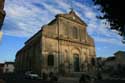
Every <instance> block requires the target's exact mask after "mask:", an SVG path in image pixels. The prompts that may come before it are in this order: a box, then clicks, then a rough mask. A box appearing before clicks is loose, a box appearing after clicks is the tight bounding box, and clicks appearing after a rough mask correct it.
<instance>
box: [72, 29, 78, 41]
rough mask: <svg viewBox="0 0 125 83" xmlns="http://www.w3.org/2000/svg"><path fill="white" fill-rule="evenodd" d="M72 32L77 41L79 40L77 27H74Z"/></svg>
mask: <svg viewBox="0 0 125 83" xmlns="http://www.w3.org/2000/svg"><path fill="white" fill-rule="evenodd" d="M72 32H73V34H72V35H73V38H75V39H77V38H78V30H77V28H76V27H73V28H72Z"/></svg>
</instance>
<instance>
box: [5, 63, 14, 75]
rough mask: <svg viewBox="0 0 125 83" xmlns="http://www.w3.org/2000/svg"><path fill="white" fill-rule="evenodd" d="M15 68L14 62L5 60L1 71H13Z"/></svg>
mask: <svg viewBox="0 0 125 83" xmlns="http://www.w3.org/2000/svg"><path fill="white" fill-rule="evenodd" d="M14 69H15V66H14V62H5V63H4V68H3V73H13V72H14Z"/></svg>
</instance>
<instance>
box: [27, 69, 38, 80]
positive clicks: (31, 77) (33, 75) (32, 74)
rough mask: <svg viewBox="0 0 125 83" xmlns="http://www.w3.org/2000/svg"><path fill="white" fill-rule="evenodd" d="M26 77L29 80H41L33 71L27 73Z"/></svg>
mask: <svg viewBox="0 0 125 83" xmlns="http://www.w3.org/2000/svg"><path fill="white" fill-rule="evenodd" d="M25 75H26V78H27V79H39V75H38V74H36V73H34V72H32V71H28V72H26V73H25Z"/></svg>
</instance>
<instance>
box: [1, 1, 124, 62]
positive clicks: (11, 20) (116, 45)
mask: <svg viewBox="0 0 125 83" xmlns="http://www.w3.org/2000/svg"><path fill="white" fill-rule="evenodd" d="M71 6H72V7H73V9H74V11H75V12H76V14H77V15H78V16H79V17H80V18H81V19H82V20H84V21H85V22H86V23H87V24H88V27H87V31H88V33H89V34H90V35H91V36H92V37H93V38H94V40H95V46H96V55H97V56H102V57H108V56H113V53H115V52H116V51H118V50H123V51H125V45H124V44H122V43H121V37H120V36H119V35H118V32H117V31H114V30H109V27H110V26H109V24H108V23H107V24H106V25H105V24H104V22H105V20H99V19H97V18H96V15H102V14H101V13H100V12H99V11H97V10H96V8H97V7H95V6H94V5H93V3H92V1H91V0H6V2H5V10H6V14H7V15H6V18H5V21H4V25H3V30H2V31H3V37H2V41H1V43H0V62H5V61H14V59H15V54H16V52H17V51H18V50H19V49H21V48H22V47H23V46H24V42H25V41H26V40H27V39H28V38H30V37H31V36H32V35H33V34H35V33H36V32H37V31H38V30H40V28H41V26H43V25H44V24H47V23H48V22H50V21H51V20H52V19H53V18H54V16H55V15H56V14H58V13H68V12H69V11H70V8H71Z"/></svg>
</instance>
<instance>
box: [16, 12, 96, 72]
mask: <svg viewBox="0 0 125 83" xmlns="http://www.w3.org/2000/svg"><path fill="white" fill-rule="evenodd" d="M95 58H96V53H95V46H94V40H93V38H92V37H90V35H88V33H87V24H86V23H85V22H84V21H82V20H81V19H80V17H79V16H78V15H76V13H75V12H74V10H71V11H70V12H69V13H67V14H57V15H56V16H55V19H53V20H52V21H51V22H50V23H48V24H47V25H44V26H43V27H41V30H40V31H38V32H37V33H36V34H35V35H34V36H32V37H31V38H30V39H28V40H27V41H26V42H25V46H24V47H23V48H22V49H21V50H19V51H18V52H17V54H16V60H15V62H16V72H26V71H34V72H36V73H38V74H41V73H42V72H47V73H49V72H54V73H59V72H67V73H68V72H87V71H89V69H90V70H91V69H92V67H93V66H94V64H93V62H94V60H95Z"/></svg>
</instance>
